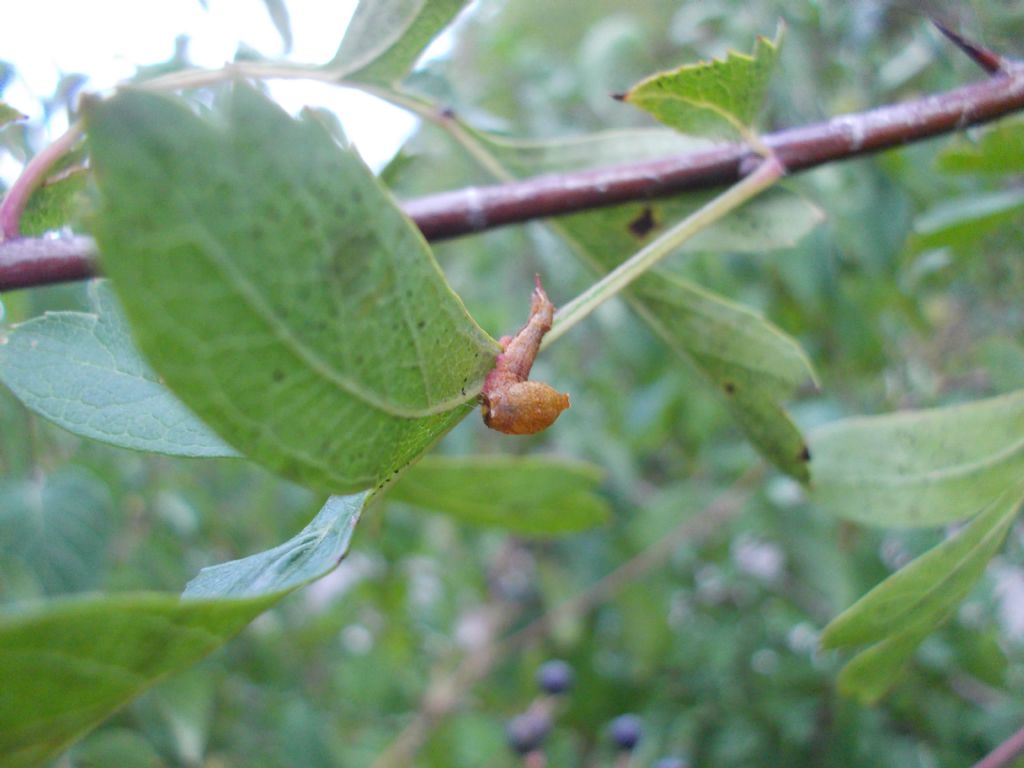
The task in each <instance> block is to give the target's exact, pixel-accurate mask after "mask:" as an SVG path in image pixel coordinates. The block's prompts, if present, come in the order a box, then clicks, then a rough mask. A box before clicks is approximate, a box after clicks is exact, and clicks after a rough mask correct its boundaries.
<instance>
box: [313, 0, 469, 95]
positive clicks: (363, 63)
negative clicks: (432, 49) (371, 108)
mask: <svg viewBox="0 0 1024 768" xmlns="http://www.w3.org/2000/svg"><path fill="white" fill-rule="evenodd" d="M464 5H466V0H361V2H360V3H359V5H358V7H357V8H356V11H355V14H354V15H353V16H352V21H351V22H350V23H349V26H348V29H347V30H346V32H345V38H344V39H343V40H342V41H341V47H340V48H339V49H338V52H337V53H336V54H335V56H334V59H333V60H332V61H331V62H330V64H328V65H327V66H328V68H329V69H332V70H336V71H337V72H338V73H339V77H340V78H344V79H345V80H353V81H360V82H369V83H381V84H393V83H396V82H398V81H399V80H401V79H402V78H403V77H405V75H407V74H408V73H409V71H410V70H411V69H412V68H413V65H414V64H415V63H416V60H417V59H418V58H419V57H420V54H421V53H423V51H424V49H425V48H426V47H427V45H429V44H430V41H431V40H433V39H434V38H435V37H436V36H437V35H438V34H439V33H440V32H441V31H442V30H443V29H444V28H445V27H447V26H448V25H449V24H450V23H451V22H452V20H453V19H454V18H455V17H456V16H457V15H458V13H459V11H461V10H462V8H463V6H464Z"/></svg>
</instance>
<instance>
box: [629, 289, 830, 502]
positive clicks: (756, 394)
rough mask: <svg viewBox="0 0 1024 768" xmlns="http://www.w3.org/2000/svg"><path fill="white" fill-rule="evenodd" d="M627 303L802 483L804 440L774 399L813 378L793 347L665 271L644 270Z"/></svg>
mask: <svg viewBox="0 0 1024 768" xmlns="http://www.w3.org/2000/svg"><path fill="white" fill-rule="evenodd" d="M629 294H630V299H631V303H632V304H633V306H634V307H635V308H636V309H637V311H638V312H639V313H640V315H641V316H642V317H644V318H645V319H646V320H647V322H648V324H649V325H650V326H651V327H652V328H653V329H654V330H655V331H656V332H657V333H658V335H659V336H661V337H662V338H663V339H664V340H665V342H666V343H667V344H669V346H670V347H672V349H674V350H675V351H676V352H677V353H678V354H679V355H681V356H682V357H683V358H685V359H687V360H688V361H690V362H691V363H692V364H693V365H694V366H695V367H696V368H697V370H698V371H700V372H701V373H702V374H703V375H704V376H705V377H706V378H707V379H708V380H709V381H710V383H711V384H712V385H713V386H714V387H715V389H716V391H717V392H718V393H719V395H720V396H721V397H722V399H723V400H724V402H725V403H726V405H727V406H728V408H729V410H730V411H731V413H732V414H733V417H734V418H735V419H736V421H737V423H738V424H739V425H740V427H741V428H742V429H743V431H744V433H745V434H746V435H747V437H748V438H749V440H750V441H751V442H752V443H753V444H754V446H755V447H756V448H757V449H758V451H760V452H761V453H762V454H763V455H764V457H765V458H767V459H768V460H769V461H771V462H772V463H773V464H774V465H775V466H777V467H778V468H779V469H781V470H782V471H783V472H785V473H787V474H789V475H791V476H793V477H795V478H796V479H798V480H800V481H801V482H807V481H808V480H809V479H810V475H809V473H808V470H807V462H808V459H809V458H810V457H809V455H808V450H807V444H806V442H805V440H804V437H803V435H802V434H801V432H800V430H799V429H798V428H797V427H796V425H795V424H794V423H793V421H792V420H791V419H790V418H789V416H788V414H787V413H786V411H785V409H784V408H783V407H782V406H781V405H780V401H781V400H783V399H786V398H788V397H791V396H792V395H793V393H794V392H795V391H796V388H797V387H799V386H800V385H802V384H804V383H806V382H807V381H813V378H814V371H813V369H812V368H811V364H810V361H808V359H807V357H806V356H805V355H804V353H803V350H801V349H800V346H799V345H798V344H797V343H796V342H795V341H793V339H791V338H790V337H789V336H787V335H785V334H784V333H782V331H780V330H778V329H777V328H776V327H775V326H773V325H771V324H770V323H768V322H767V321H766V320H765V319H764V318H763V317H761V316H760V315H759V314H757V313H756V312H754V311H753V310H751V309H749V308H747V307H744V306H742V305H740V304H734V303H732V302H730V301H728V300H726V299H723V298H721V297H719V296H716V295H714V294H712V293H709V292H707V291H705V290H703V289H701V288H700V287H698V286H696V285H693V284H692V283H688V282H686V281H683V280H680V279H677V278H673V277H671V276H669V275H660V274H653V275H645V276H644V277H642V278H641V279H640V280H638V281H637V282H636V284H635V285H634V287H633V288H632V290H631V291H630V292H629Z"/></svg>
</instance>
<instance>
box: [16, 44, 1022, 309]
mask: <svg viewBox="0 0 1024 768" xmlns="http://www.w3.org/2000/svg"><path fill="white" fill-rule="evenodd" d="M1003 64H1004V66H1003V69H1001V70H999V71H998V72H997V73H996V74H995V75H994V76H993V77H991V78H989V79H987V80H984V81H981V82H977V83H972V84H970V85H966V86H962V87H960V88H956V89H953V90H950V91H945V92H942V93H937V94H932V95H929V96H925V97H922V98H920V99H915V100H912V101H907V102H902V103H899V104H894V105H890V106H885V107H880V108H878V109H873V110H869V111H866V112H860V113H855V114H849V115H842V116H839V117H835V118H832V119H831V120H828V121H827V122H823V123H815V124H813V125H806V126H802V127H797V128H790V129H787V130H784V131H779V132H778V133H773V134H769V135H766V136H764V137H763V138H764V143H765V144H766V145H767V146H768V147H769V148H771V149H772V150H773V151H774V152H775V154H776V155H777V156H778V158H779V159H780V160H781V161H782V162H783V164H784V165H785V166H786V168H787V170H788V171H789V172H790V173H792V172H796V171H802V170H808V169H811V168H816V167H818V166H820V165H825V164H827V163H833V162H837V161H840V160H846V159H849V158H852V157H858V156H860V155H865V154H869V153H873V152H879V151H882V150H885V149H891V148H893V147H897V146H900V145H903V144H908V143H911V142H915V141H921V140H924V139H928V138H931V137H933V136H939V135H942V134H947V133H952V132H955V131H959V130H962V129H964V128H966V127H968V126H972V125H979V124H981V123H986V122H990V121H992V120H996V119H998V118H1000V117H1003V116H1005V115H1008V114H1011V113H1013V112H1017V111H1020V110H1022V109H1024V66H1022V65H1021V64H1020V63H1018V62H1007V61H1005V60H1004V61H1003ZM759 160H760V158H759V156H757V155H755V154H754V153H753V152H752V151H751V150H750V149H749V148H748V147H746V146H745V145H742V144H723V145H721V146H717V147H715V148H713V149H709V150H705V151H701V152H695V153H691V154H686V155H679V156H674V157H667V158H661V159H658V160H651V161H645V162H638V163H629V164H622V165H614V166H607V167H602V168H592V169H588V170H584V171H577V172H573V173H558V174H545V175H543V176H537V177H533V178H529V179H523V180H521V181H515V182H510V183H506V184H497V185H493V186H486V187H467V188H465V189H461V190H455V191H451V192H442V193H439V194H435V195H428V196H426V197H421V198H416V199H413V200H408V201H406V202H405V203H403V204H402V208H403V210H404V211H405V212H406V214H408V216H409V217H410V218H411V219H412V220H413V221H414V222H415V223H416V225H417V226H418V227H419V228H420V230H422V232H423V234H424V236H425V237H426V238H427V239H428V240H443V239H446V238H452V237H458V236H460V235H467V234H472V233H475V232H482V231H484V230H487V229H492V228H495V227H501V226H505V225H508V224H514V223H519V222H524V221H530V220H533V219H539V218H546V217H550V216H562V215H566V214H570V213H576V212H579V211H584V210H590V209H593V208H600V207H603V206H610V205H617V204H620V203H625V202H630V201H634V200H646V199H652V198H657V197H667V196H671V195H676V194H679V193H682V192H689V191H694V190H701V189H708V188H714V187H722V186H726V185H729V184H732V183H734V182H736V181H737V180H738V179H740V178H743V177H745V176H746V175H747V174H748V173H750V172H751V171H752V170H753V169H754V167H756V165H757V163H758V162H759ZM95 254H96V248H95V244H94V243H93V242H92V241H91V240H90V239H89V238H86V237H75V238H65V239H44V238H35V239H31V238H23V239H14V240H8V241H4V242H0V291H3V290H10V289H13V288H24V287H29V286H35V285H45V284H47V283H54V282H61V281H65V280H79V279H82V278H85V277H88V276H90V275H92V274H94V273H95V269H96V268H95Z"/></svg>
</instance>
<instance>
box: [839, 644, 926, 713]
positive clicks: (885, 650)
mask: <svg viewBox="0 0 1024 768" xmlns="http://www.w3.org/2000/svg"><path fill="white" fill-rule="evenodd" d="M933 628H934V627H929V626H927V625H922V626H920V627H914V628H912V629H909V630H907V631H906V632H901V633H899V634H896V635H893V636H891V637H887V638H886V639H885V640H882V641H881V642H879V643H876V644H875V645H872V646H871V647H870V648H867V649H865V650H863V651H861V652H860V653H858V654H857V655H856V656H854V657H853V658H852V659H850V661H849V662H847V663H846V666H844V667H843V669H842V671H841V672H840V673H839V679H838V681H837V682H838V684H839V691H840V693H842V694H843V695H844V696H848V697H850V698H855V699H857V700H858V701H860V702H861V703H862V704H874V703H875V702H877V701H878V700H879V699H880V698H882V696H884V695H885V694H886V692H887V691H888V690H889V689H890V688H892V687H893V685H895V684H896V683H897V682H898V681H899V676H900V674H901V673H902V672H903V669H904V667H905V666H906V664H907V662H908V661H909V660H910V657H911V656H913V655H914V651H915V650H917V647H918V646H919V645H920V644H921V642H922V641H923V640H924V639H925V638H926V637H927V636H928V634H929V633H930V632H931V630H932V629H933Z"/></svg>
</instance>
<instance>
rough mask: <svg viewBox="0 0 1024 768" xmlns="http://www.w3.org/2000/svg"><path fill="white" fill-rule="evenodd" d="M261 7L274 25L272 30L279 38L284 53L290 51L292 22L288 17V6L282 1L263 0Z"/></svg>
mask: <svg viewBox="0 0 1024 768" xmlns="http://www.w3.org/2000/svg"><path fill="white" fill-rule="evenodd" d="M263 7H264V8H266V9H267V14H268V15H269V16H270V20H271V21H272V22H273V24H274V29H276V30H277V34H279V35H280V36H281V43H282V44H283V45H284V52H285V53H288V52H289V51H290V50H291V49H292V22H291V18H290V17H289V16H288V6H287V5H285V3H284V0H263Z"/></svg>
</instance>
